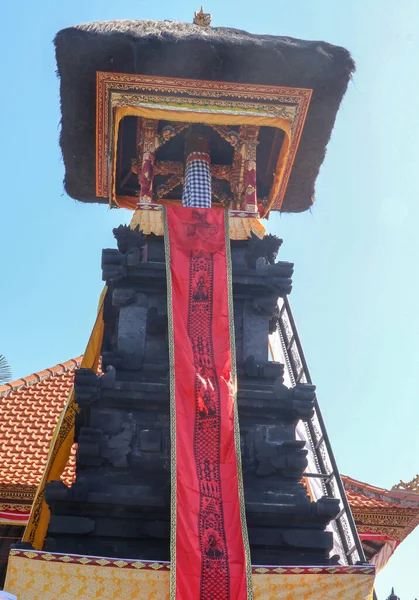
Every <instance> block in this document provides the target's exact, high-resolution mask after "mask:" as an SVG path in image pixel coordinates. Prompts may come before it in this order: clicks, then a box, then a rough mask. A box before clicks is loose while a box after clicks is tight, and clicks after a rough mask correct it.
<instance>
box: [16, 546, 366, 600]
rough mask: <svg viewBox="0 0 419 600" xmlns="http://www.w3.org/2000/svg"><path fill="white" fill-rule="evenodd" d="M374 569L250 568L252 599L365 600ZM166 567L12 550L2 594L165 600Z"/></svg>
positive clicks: (27, 598)
mask: <svg viewBox="0 0 419 600" xmlns="http://www.w3.org/2000/svg"><path fill="white" fill-rule="evenodd" d="M374 576H375V569H374V567H370V566H368V567H364V566H359V567H358V566H356V567H304V568H303V567H301V568H300V567H262V566H259V567H258V566H256V567H253V568H252V586H253V597H254V599H255V600H288V599H289V598H290V597H293V598H298V599H299V600H300V599H301V600H304V599H307V600H308V599H309V600H329V599H330V598H333V599H334V600H347V599H348V598H351V600H367V599H368V600H369V599H370V598H372V596H371V594H372V589H373V584H374ZM169 579H170V564H169V563H163V562H155V561H139V560H129V559H121V558H119V559H118V558H106V557H97V556H80V555H72V554H56V553H48V552H36V551H24V550H12V551H11V552H10V555H9V566H8V571H7V576H6V583H5V590H7V591H8V592H10V593H12V594H15V595H16V596H17V597H18V598H19V600H56V599H57V598H60V600H74V599H79V600H86V598H100V599H101V600H121V598H123V599H124V600H138V599H139V598H141V600H155V599H156V598H158V599H159V600H169V593H170V592H169Z"/></svg>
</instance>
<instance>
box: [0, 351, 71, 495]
mask: <svg viewBox="0 0 419 600" xmlns="http://www.w3.org/2000/svg"><path fill="white" fill-rule="evenodd" d="M81 359H82V357H81V356H80V357H78V358H75V359H72V360H69V361H67V362H64V363H60V364H58V365H56V366H55V367H52V368H51V369H45V370H44V371H40V372H39V373H34V374H33V375H29V377H24V378H23V379H18V380H17V381H14V382H12V383H7V384H6V385H2V386H0V486H1V487H2V488H3V489H4V490H6V489H8V490H10V488H11V487H25V488H28V486H34V488H36V486H37V485H38V482H39V480H40V477H41V475H42V473H43V470H44V467H45V463H46V458H47V454H48V449H49V443H50V440H51V436H52V433H53V431H54V427H55V424H56V422H57V419H58V416H59V414H60V412H61V410H62V408H63V406H64V403H65V401H66V399H67V397H68V394H69V392H70V390H71V386H72V385H73V378H74V369H76V368H77V367H79V366H80V364H81ZM74 467H75V457H74V452H73V456H72V458H71V460H70V463H69V465H68V467H67V469H66V471H65V473H64V474H63V480H64V481H65V482H66V483H69V482H71V481H72V479H73V477H74Z"/></svg>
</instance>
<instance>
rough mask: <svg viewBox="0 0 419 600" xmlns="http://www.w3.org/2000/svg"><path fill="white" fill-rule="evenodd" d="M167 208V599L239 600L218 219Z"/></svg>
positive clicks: (243, 580)
mask: <svg viewBox="0 0 419 600" xmlns="http://www.w3.org/2000/svg"><path fill="white" fill-rule="evenodd" d="M165 210H166V219H167V221H166V236H165V241H166V248H169V249H170V264H169V265H168V276H169V277H168V295H169V305H168V310H169V314H170V315H171V321H172V322H171V335H172V336H173V337H172V342H173V344H172V348H173V353H174V356H171V369H173V371H172V386H171V403H172V410H171V419H172V425H173V419H175V426H176V431H175V432H174V431H173V430H172V453H174V454H172V478H173V470H174V471H175V477H176V480H175V482H174V481H173V479H172V494H175V497H173V496H172V528H171V529H172V546H171V548H172V557H171V560H172V570H171V577H172V578H173V579H172V585H171V598H172V600H174V598H176V600H246V598H250V596H251V591H248V590H249V589H250V590H251V585H249V586H248V585H247V573H248V572H249V571H248V567H249V565H248V561H247V560H246V556H248V553H246V552H245V543H246V542H245V540H247V533H246V531H245V523H244V522H243V524H242V515H243V512H241V508H242V507H241V501H242V499H243V496H242V494H240V493H239V490H240V489H241V488H240V487H239V486H240V481H241V479H240V478H239V472H238V468H239V464H240V462H239V461H238V458H237V455H236V448H237V445H236V439H235V410H236V408H235V402H236V399H235V381H234V377H233V371H232V353H231V339H230V314H229V291H230V282H229V277H228V269H229V268H230V264H229V258H228V257H227V247H226V232H225V212H224V211H216V210H211V209H193V208H185V207H178V206H167V207H166V209H165ZM227 243H229V240H227ZM167 259H168V257H167V256H166V260H167ZM170 296H171V298H170ZM231 318H233V315H231ZM173 376H174V377H173ZM236 435H237V434H236ZM246 547H247V545H246ZM173 567H174V568H173ZM249 579H250V577H249Z"/></svg>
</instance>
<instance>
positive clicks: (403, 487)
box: [391, 473, 419, 494]
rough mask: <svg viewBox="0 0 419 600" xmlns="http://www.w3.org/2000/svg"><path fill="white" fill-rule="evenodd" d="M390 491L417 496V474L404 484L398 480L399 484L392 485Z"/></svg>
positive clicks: (418, 479) (418, 483)
mask: <svg viewBox="0 0 419 600" xmlns="http://www.w3.org/2000/svg"><path fill="white" fill-rule="evenodd" d="M391 489H392V490H399V491H401V492H413V493H418V494H419V473H418V474H417V475H416V477H414V478H413V479H412V480H411V481H409V482H408V483H406V482H405V481H402V480H400V482H399V483H397V484H396V485H393V487H392V488H391Z"/></svg>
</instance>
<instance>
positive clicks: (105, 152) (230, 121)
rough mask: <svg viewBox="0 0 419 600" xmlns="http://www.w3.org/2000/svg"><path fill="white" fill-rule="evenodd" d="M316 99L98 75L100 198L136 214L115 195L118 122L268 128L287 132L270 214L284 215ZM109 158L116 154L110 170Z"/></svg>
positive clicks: (256, 88) (285, 91)
mask: <svg viewBox="0 0 419 600" xmlns="http://www.w3.org/2000/svg"><path fill="white" fill-rule="evenodd" d="M311 95H312V90H310V89H304V88H287V87H276V86H268V85H251V84H240V83H226V82H217V81H199V80H193V79H176V78H171V77H155V76H154V77H153V76H147V75H134V74H132V75H131V74H126V73H105V72H98V73H97V111H96V195H97V196H99V197H103V198H108V199H110V200H112V201H114V202H116V203H117V204H118V206H123V207H124V208H130V209H135V204H136V200H135V198H131V199H126V198H125V199H122V198H119V197H118V198H117V197H116V196H115V194H114V192H113V186H114V174H113V173H114V170H115V162H116V142H117V137H118V129H119V122H120V120H121V119H122V118H124V117H125V116H137V117H143V118H146V119H147V118H149V119H165V120H169V121H173V122H179V121H181V122H189V123H203V124H215V125H249V126H268V127H276V128H279V129H282V130H283V131H284V132H285V140H284V143H283V146H282V149H281V153H280V156H279V159H278V162H277V165H276V167H275V175H274V185H273V187H272V193H271V197H270V202H269V207H268V209H267V211H266V213H267V212H269V210H271V209H273V210H280V209H281V205H282V201H283V198H284V195H285V190H286V187H287V184H288V180H289V177H290V174H291V169H292V165H293V163H294V159H295V156H296V152H297V148H298V144H299V141H300V137H301V134H302V130H303V127H304V123H305V119H306V115H307V111H308V107H309V104H310V100H311ZM109 155H112V165H113V166H111V168H110V165H109V161H108V156H109ZM249 185H250V184H249ZM249 191H250V187H249ZM250 195H251V194H250Z"/></svg>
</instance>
